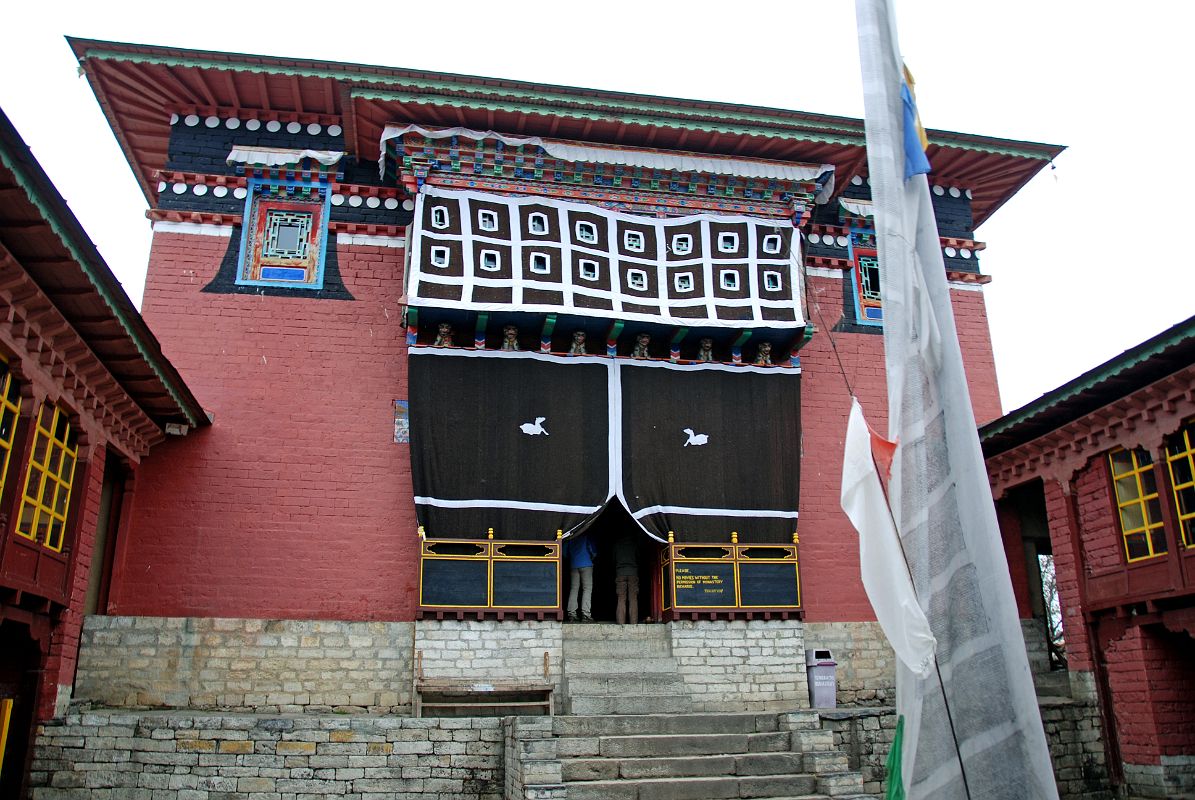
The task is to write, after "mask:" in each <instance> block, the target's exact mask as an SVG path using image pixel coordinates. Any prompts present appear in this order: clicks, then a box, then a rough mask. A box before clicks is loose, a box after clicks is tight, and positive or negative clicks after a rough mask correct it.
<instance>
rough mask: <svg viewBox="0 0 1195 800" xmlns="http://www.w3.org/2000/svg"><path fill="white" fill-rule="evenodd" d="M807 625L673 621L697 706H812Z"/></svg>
mask: <svg viewBox="0 0 1195 800" xmlns="http://www.w3.org/2000/svg"><path fill="white" fill-rule="evenodd" d="M804 628H805V626H804V625H803V624H802V623H800V622H794V621H779V620H777V621H774V622H772V621H769V622H763V621H751V622H748V621H745V620H744V621H709V622H673V623H671V625H670V630H671V634H672V655H673V657H674V658H675V659H676V663H677V665H678V666H679V668H680V674H681V677H682V678H683V679H684V681H685V685H686V687H687V688H688V690H689V694H690V696H691V697H692V699H693V710H694V711H768V710H773V709H779V710H783V709H793V708H808V706H809V691H808V688H807V679H806V676H805V644H804V642H805V636H804Z"/></svg>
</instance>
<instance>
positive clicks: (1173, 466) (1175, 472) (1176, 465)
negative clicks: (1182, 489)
mask: <svg viewBox="0 0 1195 800" xmlns="http://www.w3.org/2000/svg"><path fill="white" fill-rule="evenodd" d="M1170 475H1171V477H1172V478H1173V479H1174V482H1175V484H1177V485H1180V486H1181V485H1182V484H1184V483H1190V482H1191V459H1190V458H1188V457H1187V456H1183V457H1182V458H1177V459H1175V460H1174V461H1171V462H1170Z"/></svg>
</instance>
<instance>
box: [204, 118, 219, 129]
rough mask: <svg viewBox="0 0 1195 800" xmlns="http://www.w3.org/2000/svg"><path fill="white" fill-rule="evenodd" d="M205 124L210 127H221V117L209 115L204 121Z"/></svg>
mask: <svg viewBox="0 0 1195 800" xmlns="http://www.w3.org/2000/svg"><path fill="white" fill-rule="evenodd" d="M203 124H204V125H206V126H208V127H209V128H219V127H220V118H219V117H208V118H207V119H205V120H204V121H203Z"/></svg>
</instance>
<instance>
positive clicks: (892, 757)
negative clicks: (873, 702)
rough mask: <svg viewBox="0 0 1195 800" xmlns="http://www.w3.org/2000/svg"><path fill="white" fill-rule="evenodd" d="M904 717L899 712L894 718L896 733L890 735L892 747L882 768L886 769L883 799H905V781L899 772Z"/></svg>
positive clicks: (903, 736)
mask: <svg viewBox="0 0 1195 800" xmlns="http://www.w3.org/2000/svg"><path fill="white" fill-rule="evenodd" d="M904 738H905V717H904V714H901V715H900V716H899V717H897V718H896V735H895V736H893V737H892V749H891V750H889V751H888V760H887V761H886V762H885V763H884V768H885V769H887V770H888V793H887V794H885V795H884V798H885V800H905V782H904V780H902V779H901V774H900V751H901V748H902V747H903V745H904Z"/></svg>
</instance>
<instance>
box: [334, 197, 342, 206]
mask: <svg viewBox="0 0 1195 800" xmlns="http://www.w3.org/2000/svg"><path fill="white" fill-rule="evenodd" d="M332 205H334V206H342V205H344V195H342V194H334V195H332Z"/></svg>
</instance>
